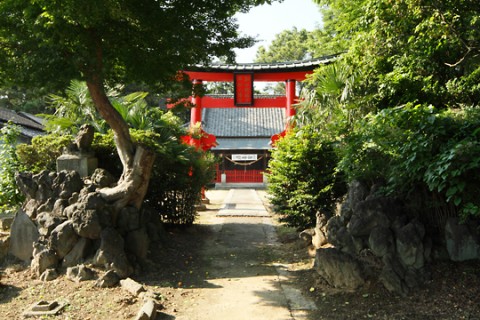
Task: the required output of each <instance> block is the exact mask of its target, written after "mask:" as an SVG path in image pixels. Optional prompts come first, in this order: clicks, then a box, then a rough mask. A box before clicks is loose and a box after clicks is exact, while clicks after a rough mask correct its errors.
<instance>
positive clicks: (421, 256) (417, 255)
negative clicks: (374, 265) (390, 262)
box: [396, 220, 425, 269]
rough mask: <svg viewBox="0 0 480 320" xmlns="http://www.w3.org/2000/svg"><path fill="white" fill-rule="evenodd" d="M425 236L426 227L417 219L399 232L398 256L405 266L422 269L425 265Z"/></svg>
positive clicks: (397, 242)
mask: <svg viewBox="0 0 480 320" xmlns="http://www.w3.org/2000/svg"><path fill="white" fill-rule="evenodd" d="M424 236H425V229H424V227H423V225H422V224H421V223H420V222H418V221H417V220H414V221H412V222H410V223H409V224H407V225H406V226H404V227H403V228H402V229H400V230H399V231H398V232H397V238H396V246H397V256H398V258H399V259H400V261H401V262H402V263H403V264H404V265H405V266H408V267H413V268H415V269H420V268H423V266H424V265H425V251H424V246H423V238H424Z"/></svg>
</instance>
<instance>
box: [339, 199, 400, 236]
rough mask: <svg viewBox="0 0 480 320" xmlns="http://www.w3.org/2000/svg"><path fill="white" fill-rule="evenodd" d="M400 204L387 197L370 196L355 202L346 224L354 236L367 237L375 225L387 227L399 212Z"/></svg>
mask: <svg viewBox="0 0 480 320" xmlns="http://www.w3.org/2000/svg"><path fill="white" fill-rule="evenodd" d="M401 210H402V209H401V207H400V204H399V203H398V202H396V201H394V200H391V199H388V198H372V199H369V200H365V201H362V202H360V203H358V204H357V206H356V207H355V209H354V212H353V214H352V217H351V219H350V221H349V223H348V225H347V228H348V231H349V232H350V234H351V235H352V236H354V237H359V236H365V237H368V236H369V235H370V233H371V232H372V230H373V229H374V228H376V227H383V228H388V227H389V226H390V223H391V221H393V220H394V218H395V217H396V216H397V215H399V214H400V212H401Z"/></svg>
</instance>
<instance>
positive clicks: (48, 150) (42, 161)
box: [16, 134, 73, 173]
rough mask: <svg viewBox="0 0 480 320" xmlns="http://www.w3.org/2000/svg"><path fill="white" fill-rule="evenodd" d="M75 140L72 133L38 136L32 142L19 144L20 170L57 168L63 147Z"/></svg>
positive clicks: (34, 170)
mask: <svg viewBox="0 0 480 320" xmlns="http://www.w3.org/2000/svg"><path fill="white" fill-rule="evenodd" d="M72 141H73V137H72V136H71V135H59V134H52V135H45V136H36V137H34V138H33V139H32V143H31V144H19V145H18V146H17V149H16V154H17V156H18V160H19V162H20V170H21V171H28V172H34V173H38V172H40V171H42V170H50V171H55V170H56V161H57V158H58V157H59V156H60V155H61V154H62V150H63V148H65V147H67V146H69V145H70V144H71V143H72Z"/></svg>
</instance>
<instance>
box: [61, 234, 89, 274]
mask: <svg viewBox="0 0 480 320" xmlns="http://www.w3.org/2000/svg"><path fill="white" fill-rule="evenodd" d="M91 244H92V242H91V240H89V239H86V238H80V239H79V240H78V242H77V243H76V244H75V246H74V247H73V248H72V250H70V252H69V253H68V254H67V255H66V256H65V258H63V261H62V265H63V266H64V267H73V266H75V265H77V264H80V263H83V262H84V260H85V258H86V257H87V256H88V254H89V253H90V249H91Z"/></svg>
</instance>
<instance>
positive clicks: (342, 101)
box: [270, 0, 480, 225]
mask: <svg viewBox="0 0 480 320" xmlns="http://www.w3.org/2000/svg"><path fill="white" fill-rule="evenodd" d="M315 2H316V3H318V4H320V5H321V6H322V13H323V17H324V21H323V22H324V23H323V28H322V29H321V30H319V33H318V34H319V35H320V36H319V37H318V39H319V41H318V42H317V46H318V47H325V44H328V46H327V47H325V48H327V50H330V49H331V48H337V49H338V50H339V51H340V52H343V53H342V56H341V59H339V60H337V61H336V62H335V64H333V65H328V66H322V67H320V68H318V69H317V70H316V71H315V73H314V75H313V76H312V77H311V78H310V86H309V88H308V90H305V91H304V92H303V94H302V97H303V98H304V99H303V101H302V102H301V103H300V106H298V107H297V117H296V121H297V124H298V125H297V127H296V128H295V130H294V132H293V134H292V136H291V137H294V138H295V139H298V138H299V137H301V136H302V135H303V132H304V131H306V130H314V131H315V130H316V131H317V132H318V135H317V136H318V141H317V143H319V144H323V145H326V144H328V145H331V146H333V149H334V150H335V152H336V155H337V156H338V162H337V163H336V164H335V167H336V169H335V170H334V172H336V173H337V175H336V176H335V177H344V178H345V179H346V182H350V181H352V180H361V181H363V182H365V183H366V184H368V185H376V186H378V185H381V186H382V188H380V189H377V190H378V191H379V192H382V193H383V194H389V195H394V196H396V197H399V198H401V199H405V200H406V201H407V202H408V203H410V204H411V206H412V211H413V212H414V213H416V214H418V215H419V217H420V218H422V219H426V217H427V216H428V217H430V218H429V219H435V218H433V217H437V218H438V219H445V217H446V216H449V215H460V216H462V217H463V218H467V217H472V216H473V217H477V218H478V217H479V216H480V201H479V200H478V196H477V194H478V190H479V188H480V187H479V186H480V179H479V178H478V174H477V173H478V170H479V169H480V157H479V151H478V150H480V131H479V129H478V128H479V123H480V122H479V121H480V120H479V119H480V111H479V110H480V108H479V106H480V85H479V83H480V42H479V39H480V7H479V6H478V3H477V2H476V1H473V0H452V1H441V0H433V1H423V0H394V1H392V0H361V1H346V0H316V1H315ZM320 39H321V40H320ZM325 40H327V41H325ZM288 138H290V137H288ZM295 139H293V140H292V141H293V142H292V143H298V142H296V141H295ZM282 145H283V144H280V145H279V147H281V146H282ZM287 151H288V154H286V155H283V154H282V153H281V152H276V154H277V156H278V155H283V158H282V159H283V162H284V163H283V166H282V169H283V168H289V167H290V166H291V167H292V168H294V166H293V165H294V164H295V163H294V164H289V163H288V162H289V161H290V162H295V161H296V160H297V159H299V158H300V157H301V154H300V151H297V150H296V149H295V148H290V149H287V150H286V151H285V152H287ZM274 160H275V159H274ZM285 162H286V163H285ZM306 162H307V163H302V164H301V165H302V166H307V165H308V161H306ZM273 164H276V162H273ZM314 165H315V166H317V167H325V166H327V167H328V166H330V165H331V163H329V164H328V163H325V162H322V161H317V162H316V163H315V164H314ZM293 173H294V172H287V173H285V172H282V171H281V170H279V169H278V168H276V167H275V166H272V172H271V175H276V176H278V179H275V178H273V177H272V178H271V179H270V181H273V182H274V183H278V185H276V186H275V188H276V189H278V190H285V191H286V193H284V194H282V197H278V196H277V198H276V199H274V201H276V200H278V201H277V205H280V204H281V205H283V206H284V207H287V208H288V210H290V213H291V212H293V213H294V214H295V216H302V215H308V214H311V211H309V212H297V211H295V210H296V208H298V210H301V207H300V206H291V204H293V203H297V202H298V201H300V200H301V199H304V198H305V197H306V196H307V195H305V194H302V195H301V197H300V196H299V194H298V193H293V192H290V191H289V189H288V187H289V185H290V181H289V179H282V177H285V176H288V174H293ZM338 174H339V175H338ZM321 191H322V189H312V190H311V191H309V195H310V196H312V197H314V196H315V195H318V194H319V193H320V192H321ZM289 192H290V193H289ZM322 202H323V205H328V202H325V201H324V200H322ZM288 210H286V211H288ZM429 223H430V224H431V225H435V224H436V223H439V222H438V221H433V222H432V220H430V221H429Z"/></svg>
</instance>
